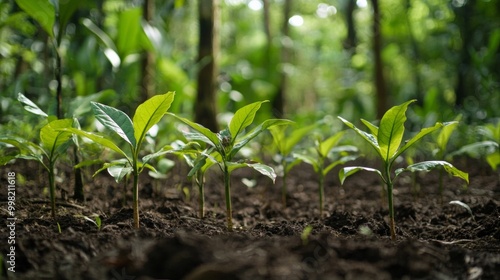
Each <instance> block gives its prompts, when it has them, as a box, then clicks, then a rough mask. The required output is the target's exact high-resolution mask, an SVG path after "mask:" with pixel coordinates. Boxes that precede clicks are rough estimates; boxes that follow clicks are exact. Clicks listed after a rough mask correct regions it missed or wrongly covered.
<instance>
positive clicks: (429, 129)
mask: <svg viewBox="0 0 500 280" xmlns="http://www.w3.org/2000/svg"><path fill="white" fill-rule="evenodd" d="M441 127H443V124H442V123H436V124H435V125H434V126H431V127H426V128H422V129H421V130H420V132H419V133H417V135H415V136H413V137H412V138H411V139H410V140H408V141H406V142H405V144H404V145H403V146H402V147H401V149H399V150H398V152H397V153H396V154H395V155H394V157H393V159H396V158H397V157H398V156H399V155H401V154H402V153H403V152H404V151H406V150H407V149H408V148H409V147H411V146H412V145H413V144H415V143H416V142H417V141H418V140H420V139H421V138H422V137H424V136H426V135H427V134H429V133H432V132H434V131H436V130H438V129H440V128H441Z"/></svg>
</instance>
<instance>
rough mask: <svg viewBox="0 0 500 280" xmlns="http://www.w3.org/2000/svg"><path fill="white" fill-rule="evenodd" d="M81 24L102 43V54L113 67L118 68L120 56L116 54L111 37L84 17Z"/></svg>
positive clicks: (116, 50)
mask: <svg viewBox="0 0 500 280" xmlns="http://www.w3.org/2000/svg"><path fill="white" fill-rule="evenodd" d="M82 24H83V26H85V27H86V28H87V29H88V30H90V32H92V33H93V34H94V35H95V36H96V37H97V38H98V39H99V40H100V41H101V42H102V44H103V45H104V55H105V56H106V58H107V59H108V60H109V62H110V63H111V65H113V67H115V68H118V67H120V64H121V59H120V56H119V55H118V49H117V48H116V46H115V43H114V42H113V40H111V38H110V37H109V36H108V34H106V33H105V32H104V31H102V30H101V29H100V28H99V27H98V26H97V25H95V24H94V23H93V22H92V21H91V20H90V19H88V18H84V19H83V20H82Z"/></svg>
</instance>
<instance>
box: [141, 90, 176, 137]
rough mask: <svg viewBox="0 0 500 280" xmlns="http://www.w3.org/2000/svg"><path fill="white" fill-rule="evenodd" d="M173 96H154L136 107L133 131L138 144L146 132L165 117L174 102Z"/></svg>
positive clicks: (170, 94) (172, 93) (171, 93)
mask: <svg viewBox="0 0 500 280" xmlns="http://www.w3.org/2000/svg"><path fill="white" fill-rule="evenodd" d="M174 95H175V93H174V92H168V93H166V94H162V95H156V96H153V97H151V98H150V99H148V100H146V101H145V102H144V103H142V104H141V105H139V107H137V110H136V111H135V114H134V118H133V126H134V128H133V129H134V136H135V139H136V140H137V142H138V144H140V143H141V142H142V140H143V139H144V137H145V136H146V133H147V132H148V130H149V129H151V127H152V126H153V125H155V124H157V123H158V122H159V121H160V119H161V118H162V117H163V115H165V113H166V112H167V110H168V109H169V108H170V105H171V104H172V101H174Z"/></svg>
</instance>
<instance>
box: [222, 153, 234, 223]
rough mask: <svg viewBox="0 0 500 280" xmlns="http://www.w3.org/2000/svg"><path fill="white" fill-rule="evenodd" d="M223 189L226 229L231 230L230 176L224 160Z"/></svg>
mask: <svg viewBox="0 0 500 280" xmlns="http://www.w3.org/2000/svg"><path fill="white" fill-rule="evenodd" d="M224 191H225V194H226V216H227V217H226V219H227V230H229V231H232V230H233V217H232V216H233V210H232V208H231V177H230V174H229V169H228V168H227V164H226V163H225V162H224Z"/></svg>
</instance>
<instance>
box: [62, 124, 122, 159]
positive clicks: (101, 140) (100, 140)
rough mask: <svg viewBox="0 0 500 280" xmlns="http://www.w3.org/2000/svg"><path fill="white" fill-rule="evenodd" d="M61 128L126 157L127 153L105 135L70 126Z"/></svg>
mask: <svg viewBox="0 0 500 280" xmlns="http://www.w3.org/2000/svg"><path fill="white" fill-rule="evenodd" d="M62 130H63V131H68V132H71V133H74V134H77V135H79V136H82V137H87V138H88V139H90V140H92V141H94V142H95V143H97V144H99V145H102V146H104V147H106V148H109V149H111V150H113V151H115V152H117V153H118V154H120V155H122V156H124V157H127V154H126V153H125V152H124V151H123V150H122V149H120V148H118V146H117V145H116V144H115V143H113V141H111V140H110V139H108V138H106V137H105V136H102V135H99V134H96V133H92V132H87V131H83V130H80V129H76V128H72V127H71V128H64V129H62Z"/></svg>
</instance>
